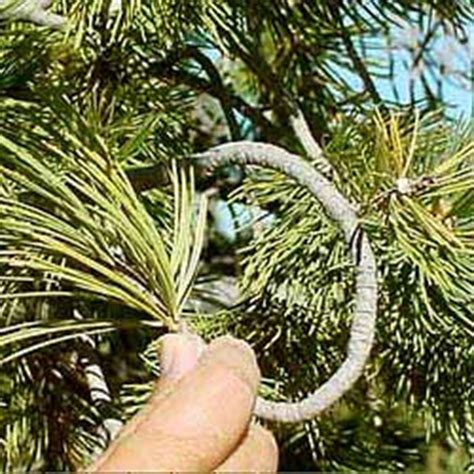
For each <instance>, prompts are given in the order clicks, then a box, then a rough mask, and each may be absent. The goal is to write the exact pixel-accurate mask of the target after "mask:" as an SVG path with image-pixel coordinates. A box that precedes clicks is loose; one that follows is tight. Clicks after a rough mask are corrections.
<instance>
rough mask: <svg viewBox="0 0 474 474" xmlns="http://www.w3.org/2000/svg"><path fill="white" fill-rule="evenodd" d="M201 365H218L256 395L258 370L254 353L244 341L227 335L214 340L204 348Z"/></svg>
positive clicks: (258, 377)
mask: <svg viewBox="0 0 474 474" xmlns="http://www.w3.org/2000/svg"><path fill="white" fill-rule="evenodd" d="M201 364H202V365H203V366H206V365H211V364H212V365H220V366H222V367H224V368H226V369H228V370H229V371H230V372H232V373H234V374H235V375H237V376H238V377H239V378H240V379H241V380H242V381H243V382H245V384H246V385H248V386H249V388H250V389H251V390H252V392H255V393H256V391H257V388H258V385H259V383H260V369H259V367H258V364H257V359H256V357H255V353H254V351H253V350H252V348H251V347H250V345H249V344H247V343H246V342H245V341H242V340H240V339H236V338H234V337H232V336H228V335H226V336H221V337H218V338H216V339H214V340H213V341H212V342H211V343H210V344H209V346H208V347H207V348H206V350H205V352H204V354H203V357H202V360H201Z"/></svg>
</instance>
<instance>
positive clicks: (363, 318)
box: [192, 142, 377, 422]
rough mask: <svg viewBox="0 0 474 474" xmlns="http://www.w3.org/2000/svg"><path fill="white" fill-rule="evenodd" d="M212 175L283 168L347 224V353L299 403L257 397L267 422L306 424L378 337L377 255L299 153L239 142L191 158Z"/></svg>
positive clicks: (349, 380)
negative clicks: (350, 312)
mask: <svg viewBox="0 0 474 474" xmlns="http://www.w3.org/2000/svg"><path fill="white" fill-rule="evenodd" d="M192 158H193V159H194V160H195V161H196V164H197V166H198V167H201V168H202V169H204V170H205V171H206V172H208V173H211V172H212V171H213V170H214V169H215V168H217V167H219V166H223V165H227V164H231V163H233V164H239V165H244V166H245V165H259V166H264V167H269V168H272V169H275V170H277V171H281V172H283V173H285V174H286V175H288V176H289V177H291V178H293V179H295V180H296V181H297V182H298V183H299V184H301V185H303V186H305V187H306V188H307V189H308V190H309V191H310V192H311V194H313V195H314V196H315V197H316V199H317V200H318V201H319V202H320V203H321V204H322V205H323V207H324V208H325V210H326V212H327V213H328V215H329V216H330V217H331V218H332V219H333V220H334V221H335V222H336V223H337V224H339V226H340V227H341V228H342V230H343V232H344V236H345V240H346V242H347V244H348V245H349V247H350V254H351V258H352V261H353V263H354V265H355V266H356V268H357V271H356V296H355V314H354V318H353V321H352V324H351V330H350V337H349V342H348V348H347V357H346V359H345V360H344V362H343V364H342V365H341V367H340V368H339V369H338V370H337V371H336V372H335V373H334V374H333V375H332V377H331V378H330V379H329V380H328V381H327V382H326V383H324V384H323V385H322V386H321V387H320V388H318V389H317V390H316V391H315V392H314V393H312V394H311V395H309V396H308V397H307V398H305V399H303V400H301V401H299V402H294V403H285V402H271V401H268V400H265V399H262V398H259V399H258V400H257V404H256V407H255V414H256V415H258V416H260V417H262V418H266V419H268V420H275V421H281V422H301V421H304V420H309V419H311V418H314V417H315V416H316V415H318V414H319V413H321V412H322V411H323V410H325V409H326V408H328V407H329V406H330V405H332V404H333V403H334V402H335V401H337V400H338V399H339V398H340V397H341V396H342V395H343V394H344V393H345V392H346V391H347V390H348V389H349V388H350V387H351V386H352V385H353V383H354V382H355V381H356V380H357V379H358V377H359V376H360V375H361V373H362V371H363V368H364V365H365V363H366V361H367V359H368V357H369V353H370V350H371V347H372V344H373V340H374V333H375V320H376V306H377V277H376V264H375V258H374V255H373V253H372V250H371V247H370V244H369V241H368V240H367V237H366V236H365V235H364V234H363V233H362V231H361V229H360V225H359V222H358V219H357V216H356V213H355V212H354V210H353V208H352V206H351V205H350V204H349V202H348V201H347V200H346V199H345V198H344V197H343V196H342V195H341V194H340V193H339V191H338V190H337V189H336V188H335V187H334V185H333V184H332V183H331V182H330V181H329V180H327V179H326V178H325V177H324V176H322V175H321V174H320V173H319V172H317V171H316V170H315V169H314V168H313V167H312V166H311V165H310V164H309V163H307V162H306V161H305V160H303V159H302V158H301V157H299V156H297V155H293V154H291V153H289V152H287V151H286V150H284V149H282V148H279V147H277V146H274V145H269V144H264V143H253V142H236V143H229V144H226V145H221V146H218V147H215V148H213V149H211V150H209V151H208V152H205V153H200V154H197V155H194V156H193V157H192Z"/></svg>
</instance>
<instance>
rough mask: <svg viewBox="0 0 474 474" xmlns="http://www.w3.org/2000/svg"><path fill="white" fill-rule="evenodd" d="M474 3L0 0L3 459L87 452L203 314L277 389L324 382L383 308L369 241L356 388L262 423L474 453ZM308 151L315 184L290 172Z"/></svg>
mask: <svg viewBox="0 0 474 474" xmlns="http://www.w3.org/2000/svg"><path fill="white" fill-rule="evenodd" d="M472 16H473V11H472V8H470V7H469V5H468V2H464V1H459V0H443V1H439V0H436V1H434V0H419V1H416V2H406V1H390V2H388V1H384V0H369V1H365V0H364V1H362V0H360V1H359V0H356V1H348V0H332V1H322V0H321V1H320V0H314V1H306V0H271V1H270V0H268V1H267V0H259V1H251V0H237V1H230V0H189V1H182V2H181V1H178V0H121V1H116V0H94V1H82V0H62V1H57V2H54V1H53V2H50V1H42V0H0V367H1V369H0V466H1V468H2V469H3V470H4V471H12V470H20V471H26V470H74V469H79V468H80V467H83V466H86V465H87V464H88V463H89V462H90V461H91V459H92V458H93V457H94V456H96V455H97V454H98V453H100V452H101V450H102V449H104V447H105V446H106V445H107V443H108V442H110V440H111V439H112V438H113V436H114V435H115V434H116V432H117V430H118V429H120V427H121V426H122V424H123V423H124V422H126V420H127V419H129V418H130V417H131V416H132V415H133V414H134V413H136V411H137V410H139V408H140V407H141V406H143V404H144V403H145V402H146V400H147V397H148V396H149V394H150V392H151V389H152V386H153V381H154V380H155V379H156V377H157V376H159V365H158V363H157V360H156V346H157V343H158V342H157V341H158V338H159V336H160V335H161V334H163V333H164V332H166V331H168V330H179V329H180V328H181V327H182V325H183V321H184V322H185V324H186V326H187V327H188V328H190V329H191V330H193V331H196V332H198V333H199V334H201V335H203V337H205V338H206V339H208V340H210V339H212V338H213V337H215V336H217V335H219V334H224V333H231V334H233V335H236V336H238V337H242V338H244V339H245V340H247V341H248V342H249V343H251V344H252V346H253V347H254V349H255V351H256V354H257V356H258V358H259V363H260V366H261V369H262V373H263V375H264V379H263V381H262V387H261V396H262V397H264V398H265V399H266V400H272V401H275V402H282V401H290V402H297V401H300V400H302V399H304V397H306V396H307V395H308V394H310V393H312V392H314V390H315V389H316V388H317V387H320V386H322V385H323V384H325V382H327V381H328V380H329V381H331V380H332V379H331V377H332V376H333V374H335V373H336V374H337V373H339V372H338V370H339V368H340V367H341V365H342V364H345V362H344V361H345V360H346V358H347V357H348V354H347V347H348V341H352V338H353V334H352V333H351V328H352V332H353V330H354V327H353V324H354V323H353V322H354V321H357V318H354V317H353V315H354V313H355V314H356V315H357V313H358V310H360V309H361V308H362V312H363V311H366V314H367V315H368V314H371V308H372V306H371V305H372V303H373V304H375V300H372V299H371V297H370V298H366V300H365V301H363V298H361V297H360V295H359V300H360V301H359V300H358V299H357V298H358V297H357V295H358V289H360V287H361V283H360V281H359V279H360V268H362V269H364V268H366V270H367V268H369V270H367V274H369V273H370V272H371V271H372V270H373V271H375V267H373V266H371V263H370V262H371V260H370V258H368V257H367V255H369V256H370V255H371V253H368V252H369V251H370V248H371V249H372V250H373V253H374V254H375V261H376V264H377V282H376V283H377V285H376V286H377V290H378V301H377V320H376V325H375V333H374V334H372V329H373V327H372V325H371V324H372V323H371V320H370V318H368V319H367V320H366V323H367V327H366V329H367V331H368V332H367V334H365V333H364V334H365V335H364V338H365V339H364V340H366V342H367V345H365V346H364V347H363V351H366V352H363V355H362V356H361V357H360V358H359V359H358V363H357V367H358V368H357V371H356V372H350V371H349V372H342V373H343V375H344V378H347V376H348V374H349V375H350V376H351V377H352V378H350V380H349V378H347V385H348V386H347V387H345V389H344V392H345V393H344V394H342V392H341V393H337V396H336V395H334V396H333V397H332V398H331V396H332V395H331V396H329V398H328V400H329V399H330V400H331V404H330V403H329V402H328V403H327V404H325V405H324V406H323V405H321V407H322V408H324V410H322V408H321V409H319V408H318V409H317V410H316V409H313V408H314V406H313V405H311V407H310V408H311V410H309V411H308V410H307V411H306V412H305V413H306V414H308V413H311V416H309V415H305V416H300V415H301V413H303V412H302V411H301V412H300V411H293V412H291V411H287V412H285V413H286V415H285V416H286V418H287V421H288V420H290V419H291V420H293V421H295V420H296V419H297V418H298V420H299V422H297V423H293V424H286V423H278V422H272V421H266V423H269V426H270V427H271V428H272V429H273V430H274V431H275V433H276V434H277V436H278V439H279V444H280V446H281V464H280V468H281V469H282V470H285V469H293V470H304V469H309V470H322V471H324V470H327V471H337V472H339V471H340V472H352V471H364V470H369V471H378V470H387V471H399V470H415V469H416V470H421V471H423V470H425V471H426V472H435V471H440V470H444V471H446V472H458V471H459V470H461V469H469V468H472V466H474V464H473V459H474V458H473V456H474V415H473V413H474V406H473V400H474V383H473V377H472V374H473V373H474V363H473V361H474V320H473V317H472V314H473V313H474V306H473V302H472V301H473V300H472V295H473V294H474V279H473V272H472V268H474V245H473V244H474V218H473V204H474V191H473V189H474V188H473V185H474V167H473V164H474V163H473V160H474V142H473V139H472V127H471V126H470V124H468V123H466V122H465V121H463V120H461V119H459V120H458V119H456V120H454V119H453V113H452V110H451V108H450V107H451V105H450V104H449V102H448V101H447V99H446V97H445V95H444V92H445V91H444V89H445V84H447V83H449V84H450V87H458V88H462V87H466V84H467V85H469V82H470V80H471V78H470V77H469V74H470V72H469V70H468V69H469V68H468V67H467V65H466V63H465V62H464V63H463V61H464V60H465V59H466V58H465V57H464V56H463V52H464V51H465V48H466V44H467V43H468V42H469V38H468V37H467V27H468V24H469V22H470V21H472ZM448 44H449V45H451V46H450V47H451V51H453V54H452V56H453V57H452V58H449V57H447V56H446V51H445V49H446V48H447V47H448V46H447V45H448ZM440 45H441V47H440ZM440 48H441V49H440ZM402 63H403V65H404V67H405V68H406V70H407V71H406V74H404V75H403V76H400V67H399V66H400V64H402ZM401 89H402V90H404V91H405V92H407V93H401ZM387 91H388V92H387ZM257 142H259V143H258V144H257ZM267 154H268V155H267ZM278 157H283V159H289V160H290V161H289V163H290V165H291V166H290V165H288V166H284V165H281V166H280V164H281V163H280V162H279V163H280V164H277V165H276V166H274V164H275V160H276V161H278ZM292 160H293V161H292ZM211 162H212V163H211ZM224 162H225V163H224ZM244 162H245V163H247V165H248V164H249V163H250V164H251V165H252V166H247V165H245V166H241V165H242V164H243V163H244ZM300 162H301V163H302V165H301V166H303V168H304V169H307V170H309V171H308V172H309V176H310V177H311V178H310V179H309V178H308V179H306V180H305V179H300V178H298V177H297V176H296V180H293V179H291V176H290V177H289V176H288V174H285V173H284V172H288V170H290V171H291V170H292V171H291V172H290V173H289V174H290V175H292V176H293V177H295V176H294V175H295V173H294V171H295V167H294V166H293V165H294V163H300ZM210 163H211V164H216V163H217V164H218V163H224V164H225V166H220V167H219V168H218V169H216V170H213V172H212V173H211V174H210V173H208V171H209V164H210ZM272 163H273V165H272ZM292 163H293V165H292ZM268 165H270V168H271V169H270V168H268V167H266V166H268ZM296 174H298V173H297V172H296ZM318 183H319V184H320V185H321V186H322V187H323V188H324V189H325V190H326V191H325V192H329V195H331V196H333V194H331V193H336V194H337V196H340V199H341V200H342V201H338V200H337V199H339V198H336V201H337V202H339V204H340V203H341V202H343V207H344V206H345V204H344V203H347V207H348V209H349V214H347V220H345V219H342V218H341V219H338V218H337V215H338V214H337V212H336V211H334V212H332V211H331V206H329V209H328V206H327V201H325V199H324V197H323V198H322V199H321V196H318V192H319V191H317V192H316V196H315V195H314V189H315V188H318ZM321 183H322V184H321ZM302 184H303V186H302ZM328 190H330V191H328ZM323 194H324V193H323ZM315 197H316V198H317V199H315ZM318 199H319V201H318ZM339 204H338V205H339ZM336 207H337V206H336ZM344 209H345V207H344ZM328 211H329V212H328ZM341 215H343V214H341ZM356 215H357V225H356V224H355V222H356V221H355V216H356ZM226 216H228V217H226ZM229 216H230V217H229ZM335 216H336V221H337V220H339V222H335V221H334V218H335ZM351 216H354V217H351ZM224 218H225V219H226V222H225V224H224V231H223V224H222V221H223V219H224ZM351 219H354V221H352V220H351ZM341 223H342V228H341ZM352 223H354V226H353V227H354V228H353V227H351V226H352ZM348 229H349V230H348ZM230 230H233V232H232V233H231V234H232V235H230V236H229V231H230ZM344 232H345V234H344ZM368 242H370V247H369V244H368ZM370 252H371V251H370ZM364 265H365V267H364ZM369 283H370V284H368V283H367V281H365V285H366V287H367V288H369V290H367V291H368V293H365V295H369V296H370V295H372V293H373V292H372V290H371V288H372V289H374V288H375V281H374V282H369ZM372 283H373V284H372ZM374 291H375V290H374ZM361 305H362V306H361ZM364 305H368V306H367V307H366V306H364ZM351 325H352V326H351ZM359 329H360V328H359ZM372 336H374V341H373V345H372V347H371V351H370V356H369V358H368V360H366V358H367V355H368V350H369V349H370V344H371V343H372ZM350 344H351V343H350V342H349V353H350V354H351V353H352V352H353V351H352V350H351V345H350ZM356 345H357V344H356ZM357 347H359V346H357ZM356 352H357V350H356ZM349 359H350V357H349ZM349 359H348V360H349ZM349 365H350V364H349ZM351 367H352V366H351ZM351 370H352V369H351ZM355 378H357V381H356V382H355V383H354V384H353V385H352V382H353V379H355ZM349 382H350V383H349ZM349 385H351V386H350V388H349ZM330 388H331V387H330ZM330 393H332V392H330ZM319 395H321V394H319ZM318 400H319V399H318ZM265 403H267V402H265ZM318 403H319V402H318ZM329 405H330V407H328V406H329ZM272 406H273V405H272ZM318 406H319V405H318ZM267 408H268V407H267V405H264V404H263V405H262V404H260V405H259V404H257V413H258V414H261V415H265V418H276V419H279V420H282V419H284V418H285V416H282V415H281V413H279V414H278V416H276V415H275V416H273V415H272V416H268V415H269V413H270V412H271V413H274V412H272V411H271V410H270V411H269V410H268V409H267ZM295 414H296V415H295ZM295 417H296V418H295Z"/></svg>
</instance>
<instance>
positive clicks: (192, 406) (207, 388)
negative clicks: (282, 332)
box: [96, 336, 260, 471]
mask: <svg viewBox="0 0 474 474" xmlns="http://www.w3.org/2000/svg"><path fill="white" fill-rule="evenodd" d="M259 379H260V373H259V370H258V366H257V363H256V360H255V355H254V353H253V351H252V350H251V348H250V347H249V346H248V345H247V344H246V343H244V342H242V341H238V340H236V339H233V338H231V337H228V336H224V337H222V338H218V339H216V340H214V341H213V342H212V343H211V344H210V345H209V346H208V347H207V348H206V349H205V351H204V353H203V355H202V357H201V358H200V360H199V363H198V364H197V366H196V367H195V368H194V370H193V371H192V372H191V373H189V374H187V375H185V376H184V377H183V378H182V379H181V380H179V381H178V382H177V384H176V386H175V388H174V390H173V391H171V393H169V395H168V396H166V397H160V396H158V397H157V399H156V400H152V401H151V402H150V404H149V407H150V408H149V409H148V410H147V413H146V415H147V416H146V417H144V418H142V419H141V420H140V422H139V423H137V424H136V426H134V429H133V430H130V432H128V433H127V434H126V435H125V436H123V437H122V438H121V439H120V440H119V442H117V443H115V444H114V445H113V446H112V447H111V448H110V449H109V450H108V452H107V456H105V458H104V460H103V462H99V463H98V465H97V466H96V469H97V470H101V471H209V470H213V469H215V468H216V467H217V466H218V465H219V464H221V463H222V462H223V461H224V460H225V459H226V458H227V457H228V456H229V455H230V454H231V453H232V452H233V451H234V450H235V448H236V447H237V445H238V444H239V442H240V440H241V439H242V438H243V437H244V435H245V433H246V430H247V426H248V423H249V421H250V418H251V414H252V409H253V406H254V404H255V398H256V391H257V387H258V383H259Z"/></svg>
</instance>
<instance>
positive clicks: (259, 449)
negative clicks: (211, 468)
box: [216, 424, 278, 473]
mask: <svg viewBox="0 0 474 474" xmlns="http://www.w3.org/2000/svg"><path fill="white" fill-rule="evenodd" d="M277 469H278V445H277V442H276V439H275V437H274V436H273V433H272V432H271V431H269V430H267V429H265V428H264V427H262V426H260V425H256V424H255V425H252V426H251V427H250V428H249V430H248V432H247V435H246V436H245V438H244V439H243V440H242V442H241V443H240V445H239V446H238V447H237V449H236V450H235V451H234V452H233V453H232V454H231V455H230V456H229V458H228V459H227V460H226V461H225V462H224V463H223V464H221V465H220V466H219V467H218V468H217V469H216V472H268V473H269V472H277Z"/></svg>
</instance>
